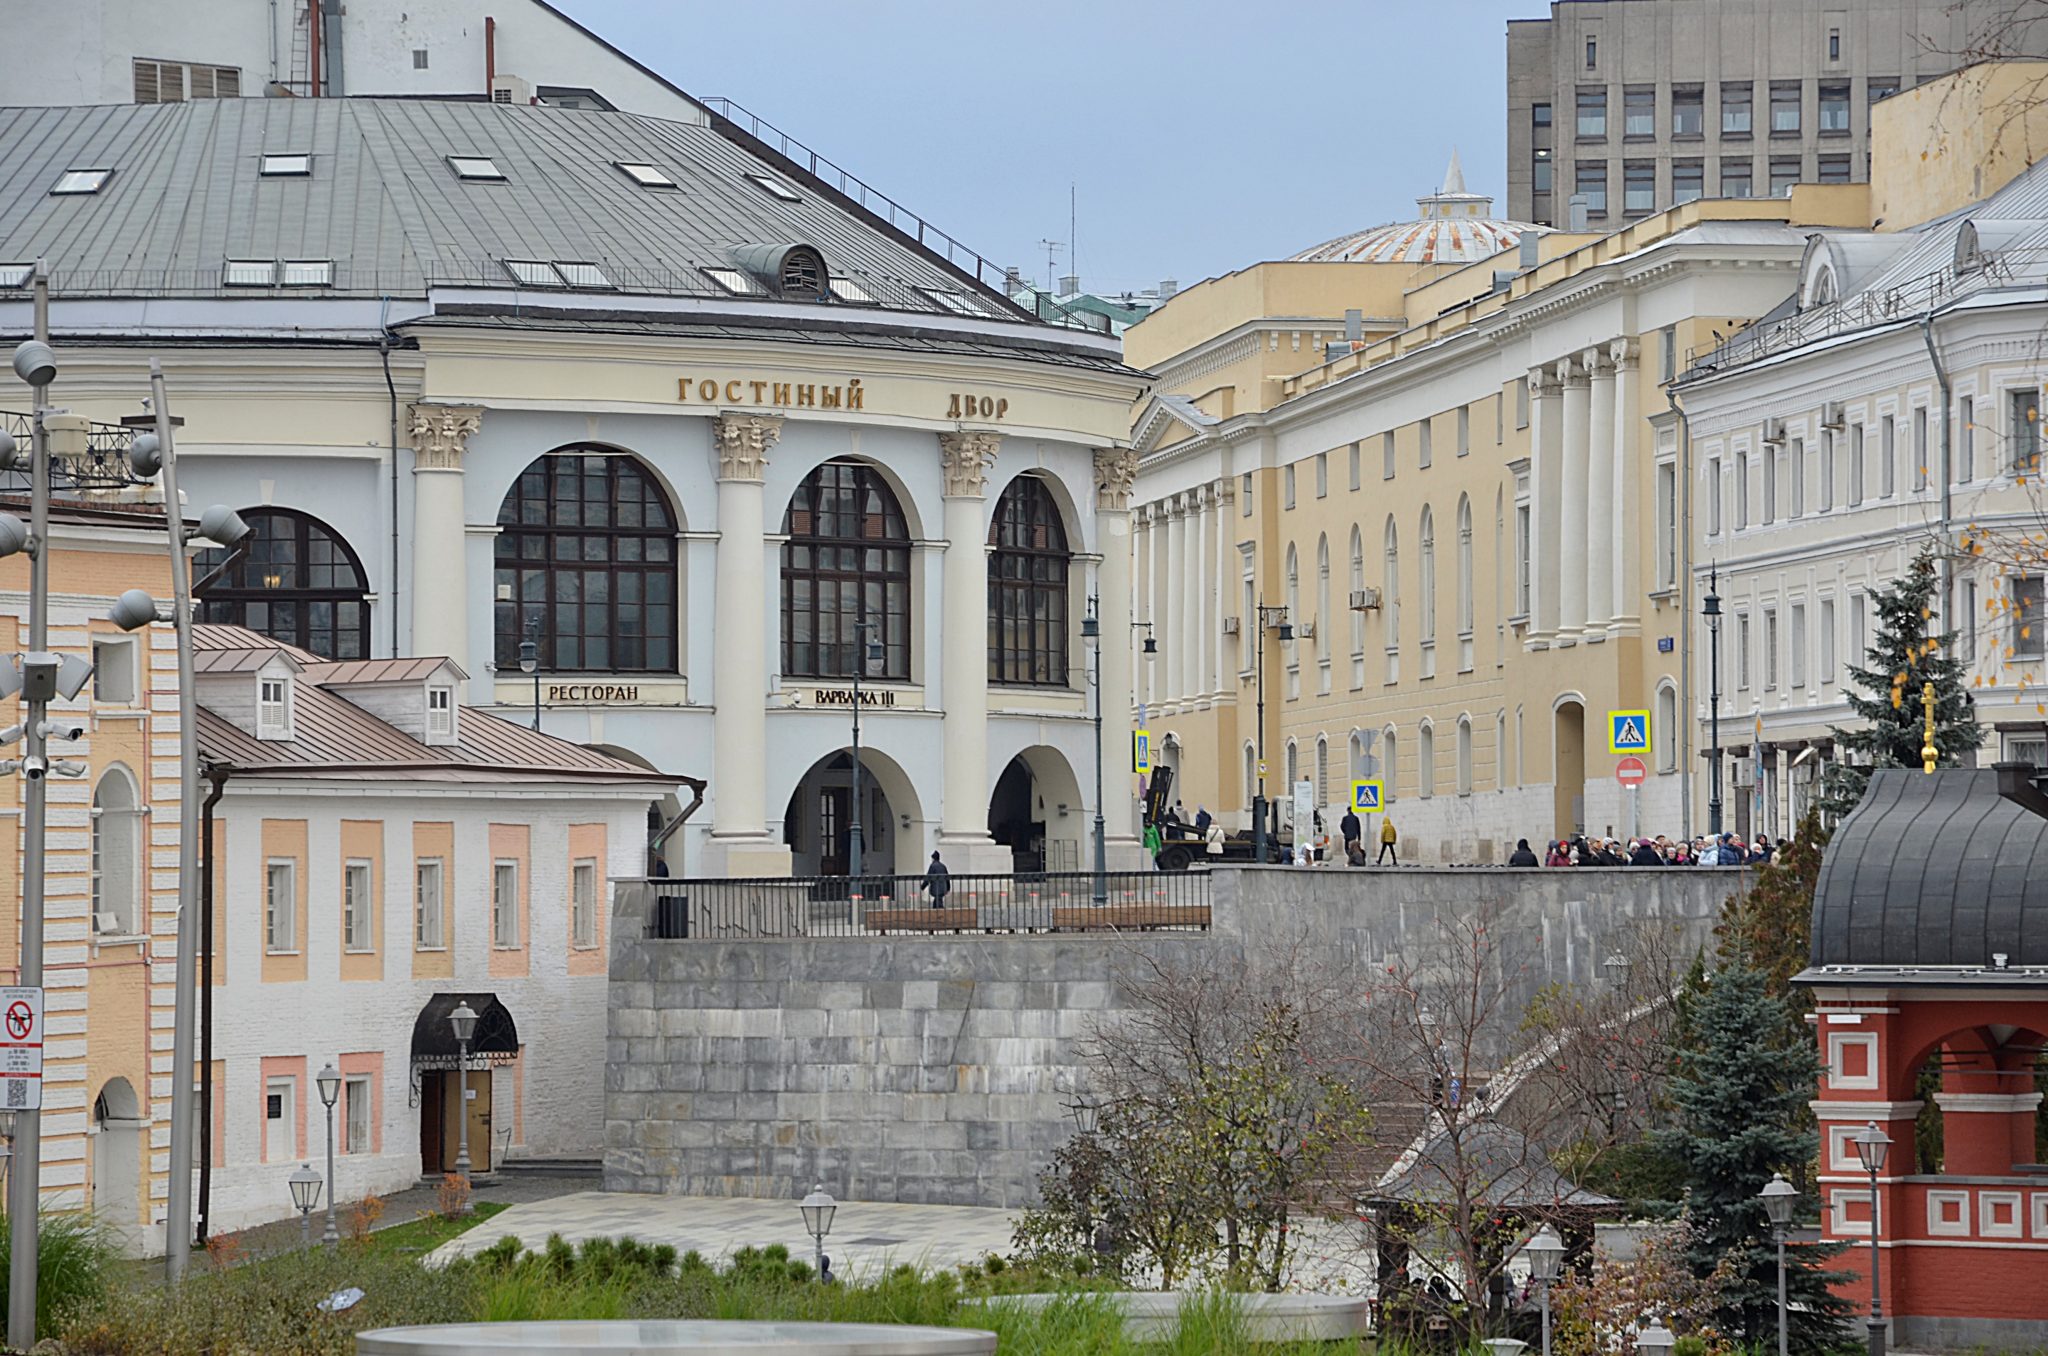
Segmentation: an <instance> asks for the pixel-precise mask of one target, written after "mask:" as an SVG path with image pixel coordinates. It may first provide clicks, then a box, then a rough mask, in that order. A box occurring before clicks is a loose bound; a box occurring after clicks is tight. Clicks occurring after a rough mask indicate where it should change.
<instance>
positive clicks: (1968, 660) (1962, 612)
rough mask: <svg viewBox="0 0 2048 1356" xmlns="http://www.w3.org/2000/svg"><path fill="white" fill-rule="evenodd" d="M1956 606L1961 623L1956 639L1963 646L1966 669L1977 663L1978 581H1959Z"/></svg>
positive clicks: (1963, 659)
mask: <svg viewBox="0 0 2048 1356" xmlns="http://www.w3.org/2000/svg"><path fill="white" fill-rule="evenodd" d="M1956 604H1957V605H1956V611H1957V613H1958V614H1959V616H1958V617H1957V620H1958V621H1959V622H1960V623H1961V625H1960V626H1959V627H1958V628H1957V630H1958V631H1959V632H1960V634H1959V635H1958V636H1957V637H1956V639H1957V640H1958V642H1960V644H1961V646H1962V656H1961V657H1962V661H1963V664H1964V666H1965V667H1974V666H1975V665H1976V663H1977V581H1976V580H1974V579H1964V580H1959V581H1958V597H1957V599H1956Z"/></svg>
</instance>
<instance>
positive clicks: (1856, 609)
mask: <svg viewBox="0 0 2048 1356" xmlns="http://www.w3.org/2000/svg"><path fill="white" fill-rule="evenodd" d="M1869 651H1870V600H1869V598H1868V597H1867V596H1866V595H1864V594H1861V593H1852V594H1850V595H1849V663H1850V664H1851V665H1853V666H1855V667H1857V668H1861V667H1863V665H1864V664H1865V663H1866V662H1868V659H1869Z"/></svg>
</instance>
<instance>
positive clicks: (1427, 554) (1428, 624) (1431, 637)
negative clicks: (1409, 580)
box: [1422, 507, 1436, 645]
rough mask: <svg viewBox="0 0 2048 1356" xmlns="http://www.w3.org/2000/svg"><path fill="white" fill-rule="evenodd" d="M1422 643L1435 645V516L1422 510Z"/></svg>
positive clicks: (1426, 509)
mask: <svg viewBox="0 0 2048 1356" xmlns="http://www.w3.org/2000/svg"><path fill="white" fill-rule="evenodd" d="M1422 643H1423V644H1424V645H1434V644H1436V515H1435V514H1434V513H1432V512H1430V510H1429V509H1428V508H1427V507H1424V508H1423V510H1422Z"/></svg>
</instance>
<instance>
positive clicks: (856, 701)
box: [846, 621, 882, 923]
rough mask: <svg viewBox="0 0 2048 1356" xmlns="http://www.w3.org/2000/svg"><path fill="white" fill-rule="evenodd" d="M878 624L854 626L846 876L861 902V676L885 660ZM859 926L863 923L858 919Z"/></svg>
mask: <svg viewBox="0 0 2048 1356" xmlns="http://www.w3.org/2000/svg"><path fill="white" fill-rule="evenodd" d="M874 631H875V623H874V622H865V621H857V622H855V623H854V624H853V653H854V660H853V815H852V818H851V820H850V822H849V823H848V824H847V826H846V873H847V875H849V876H851V877H853V882H854V884H853V896H854V898H855V899H858V898H860V896H861V888H860V877H861V873H862V872H863V871H865V870H866V869H867V863H866V858H867V845H868V844H867V837H868V836H867V829H866V828H865V827H864V825H863V823H862V821H863V820H865V819H866V818H867V816H866V815H864V814H862V813H861V799H862V797H861V792H862V790H863V789H864V788H863V787H862V786H861V773H860V676H861V674H862V673H863V672H864V671H866V669H867V666H868V665H869V664H870V663H871V662H873V661H874V660H876V659H879V658H881V656H882V643H881V642H880V641H878V640H870V639H869V637H870V636H872V635H873V634H874ZM854 921H855V922H856V923H858V922H859V921H860V920H859V919H855V920H854Z"/></svg>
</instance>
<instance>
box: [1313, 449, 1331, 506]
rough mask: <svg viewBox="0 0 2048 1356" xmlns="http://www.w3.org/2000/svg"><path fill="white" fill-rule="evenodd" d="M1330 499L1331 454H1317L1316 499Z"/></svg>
mask: <svg viewBox="0 0 2048 1356" xmlns="http://www.w3.org/2000/svg"><path fill="white" fill-rule="evenodd" d="M1329 497H1330V454H1329V453H1327V452H1318V453H1316V498H1318V499H1328V498H1329Z"/></svg>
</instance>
